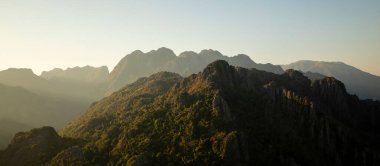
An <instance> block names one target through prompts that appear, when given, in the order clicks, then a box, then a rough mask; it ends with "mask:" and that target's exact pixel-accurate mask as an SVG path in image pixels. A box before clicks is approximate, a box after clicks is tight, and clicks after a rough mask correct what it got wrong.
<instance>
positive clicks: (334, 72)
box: [282, 61, 380, 100]
mask: <svg viewBox="0 0 380 166" xmlns="http://www.w3.org/2000/svg"><path fill="white" fill-rule="evenodd" d="M282 67H283V68H284V69H285V70H286V69H295V70H300V71H303V72H314V73H320V74H323V75H325V76H331V77H335V78H337V79H338V80H340V81H342V82H343V83H344V84H345V85H346V87H347V90H348V92H350V93H352V94H356V95H358V96H359V97H360V98H363V99H367V98H370V99H377V100H380V77H379V76H375V75H372V74H370V73H367V72H364V71H361V70H359V69H357V68H355V67H353V66H350V65H347V64H344V63H342V62H322V61H297V62H294V63H291V64H289V65H283V66H282Z"/></svg>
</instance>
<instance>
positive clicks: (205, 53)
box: [199, 49, 223, 57]
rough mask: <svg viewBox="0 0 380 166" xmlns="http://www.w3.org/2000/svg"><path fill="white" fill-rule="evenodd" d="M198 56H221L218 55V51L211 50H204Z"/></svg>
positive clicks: (220, 54)
mask: <svg viewBox="0 0 380 166" xmlns="http://www.w3.org/2000/svg"><path fill="white" fill-rule="evenodd" d="M199 55H203V56H220V57H222V56H223V54H222V53H220V52H219V51H217V50H213V49H204V50H202V51H201V52H200V53H199Z"/></svg>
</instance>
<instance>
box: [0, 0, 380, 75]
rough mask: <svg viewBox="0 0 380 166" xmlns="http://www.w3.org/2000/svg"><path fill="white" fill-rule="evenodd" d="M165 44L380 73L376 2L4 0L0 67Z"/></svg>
mask: <svg viewBox="0 0 380 166" xmlns="http://www.w3.org/2000/svg"><path fill="white" fill-rule="evenodd" d="M162 46H165V47H168V48H171V49H173V50H174V52H175V53H177V54H179V53H180V52H182V51H185V50H192V51H196V52H199V51H200V50H202V49H208V48H211V49H216V50H219V51H220V52H222V53H223V54H225V55H229V56H232V55H236V54H238V53H245V54H247V55H249V56H250V57H251V58H252V59H253V60H254V61H256V62H260V63H267V62H270V63H274V64H287V63H290V62H293V61H297V60H321V61H343V62H345V63H347V64H350V65H353V66H355V67H358V68H360V69H362V70H365V71H368V72H371V73H373V74H376V75H380V0H372V1H370V0H315V1H312V0H276V1H275V0H262V1H254V0H249V1H248V0H247V1H237V0H229V1H227V0H226V1H222V0H214V1H212V0H199V1H195V0H191V1H190V0H188V1H185V0H176V1H175V0H162V1H158V0H151V1H144V0H135V1H127V0H120V1H116V0H113V1H110V0H103V1H100V0H98V1H96V0H24V1H20V0H0V70H3V69H6V68H9V67H18V68H21V67H23V68H32V69H33V70H34V71H35V73H37V74H39V73H40V72H41V71H42V70H50V69H52V68H54V67H60V68H66V67H73V66H84V65H92V66H101V65H107V66H108V67H110V69H112V68H113V67H114V66H115V65H116V63H117V62H118V61H119V60H120V59H121V58H122V57H124V56H125V55H126V54H128V53H130V52H131V51H133V50H136V49H139V50H142V51H149V50H152V49H157V48H159V47H162Z"/></svg>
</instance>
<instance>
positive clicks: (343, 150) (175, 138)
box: [49, 60, 380, 165]
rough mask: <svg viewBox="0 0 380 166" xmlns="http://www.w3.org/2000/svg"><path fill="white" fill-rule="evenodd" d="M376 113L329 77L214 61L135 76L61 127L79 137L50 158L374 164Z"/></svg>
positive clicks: (377, 107) (378, 160)
mask: <svg viewBox="0 0 380 166" xmlns="http://www.w3.org/2000/svg"><path fill="white" fill-rule="evenodd" d="M379 111H380V104H379V102H378V101H376V102H374V101H370V100H365V101H361V100H359V99H358V98H357V97H356V96H352V95H349V94H347V92H346V89H345V87H344V85H343V84H342V83H341V82H339V81H337V80H336V79H334V78H330V77H327V78H324V79H322V80H315V81H311V80H309V79H308V78H307V77H305V76H304V75H303V74H302V73H300V72H297V71H294V70H287V71H285V72H284V73H283V74H281V75H277V74H273V73H269V72H264V71H259V70H256V69H245V68H240V67H234V66H230V65H229V64H228V63H227V62H226V61H221V60H219V61H215V62H213V63H211V64H209V65H208V66H207V67H206V68H205V69H204V70H203V71H202V72H200V73H199V74H193V75H190V76H189V77H186V78H182V77H181V76H179V75H177V74H174V73H168V72H161V73H157V74H154V75H152V76H150V77H148V78H142V79H139V80H138V81H137V82H135V83H133V84H130V85H128V86H126V87H125V88H123V89H122V90H120V91H118V92H115V93H113V94H112V95H110V96H109V97H107V98H104V99H103V100H101V101H99V102H97V103H94V104H93V105H92V106H91V107H90V108H89V110H88V111H87V112H86V113H85V114H84V115H83V116H82V117H80V118H79V119H77V120H75V121H73V122H72V123H71V124H69V125H68V126H66V127H65V128H64V129H63V130H62V131H61V134H62V135H64V136H65V137H73V138H77V139H83V140H85V143H84V144H83V145H76V146H71V147H70V148H65V150H61V151H60V152H59V153H58V154H57V155H55V157H50V160H49V163H51V164H53V165H54V163H80V164H81V165H93V164H101V165H106V164H111V165H122V164H125V163H127V164H130V165H154V164H158V165H168V164H169V165H379V164H380V155H379V152H380V146H379V141H378V140H380V139H379V134H380V130H379V129H380V126H379V123H378V120H377V119H379V118H380V114H379ZM78 156H79V157H78Z"/></svg>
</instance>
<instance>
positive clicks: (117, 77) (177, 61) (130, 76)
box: [107, 47, 283, 94]
mask: <svg viewBox="0 0 380 166" xmlns="http://www.w3.org/2000/svg"><path fill="white" fill-rule="evenodd" d="M215 60H225V61H227V62H229V63H230V64H231V65H234V66H240V67H245V68H256V69H259V70H264V71H268V72H273V73H277V74H280V73H282V72H283V70H282V68H281V67H280V66H277V65H272V64H257V63H255V62H254V61H252V60H251V59H250V58H249V57H248V56H247V55H244V54H239V55H236V56H233V57H228V56H225V55H223V54H221V53H220V52H219V51H216V50H211V49H208V50H202V51H201V52H199V53H195V52H192V51H185V52H183V53H181V54H179V55H178V56H176V55H175V54H174V52H173V51H172V50H170V49H168V48H165V47H162V48H159V49H157V50H152V51H150V52H147V53H143V52H142V51H139V50H137V51H134V52H132V53H130V54H128V55H126V56H125V57H124V58H123V59H121V60H120V62H119V63H118V64H117V65H116V67H115V68H114V69H113V70H112V72H111V73H110V77H109V79H108V90H107V94H111V93H112V92H114V91H116V90H119V89H120V88H122V87H123V86H125V85H126V84H129V83H132V82H134V81H136V80H137V79H138V78H140V77H146V76H149V75H151V74H153V73H156V72H160V71H169V72H175V73H178V74H180V75H181V76H184V77H186V76H189V75H191V74H194V73H198V72H200V71H202V69H203V68H205V67H206V66H207V65H208V64H209V63H211V62H213V61H215Z"/></svg>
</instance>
